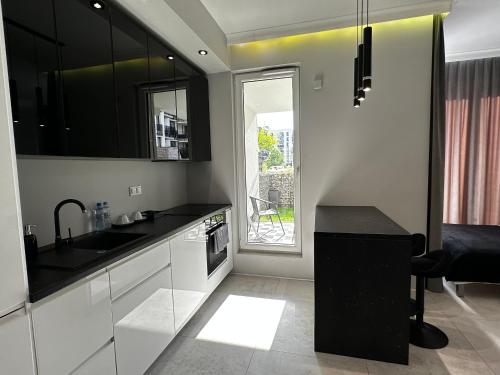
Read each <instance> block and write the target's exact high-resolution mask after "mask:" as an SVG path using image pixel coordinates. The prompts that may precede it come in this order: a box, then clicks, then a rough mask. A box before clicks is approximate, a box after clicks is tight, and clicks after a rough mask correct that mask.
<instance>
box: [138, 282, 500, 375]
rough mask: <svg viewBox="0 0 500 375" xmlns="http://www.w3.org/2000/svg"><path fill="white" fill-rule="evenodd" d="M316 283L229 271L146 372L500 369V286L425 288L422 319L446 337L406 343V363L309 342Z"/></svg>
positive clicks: (477, 372)
mask: <svg viewBox="0 0 500 375" xmlns="http://www.w3.org/2000/svg"><path fill="white" fill-rule="evenodd" d="M313 300H314V296H313V284H312V282H307V281H297V280H285V279H275V278H263V277H251V276H240V275H231V276H229V277H228V278H227V279H226V280H225V281H224V282H223V283H222V284H221V285H220V287H219V288H218V289H217V290H216V291H215V292H214V294H213V295H212V296H211V297H210V298H209V299H208V300H207V302H206V303H205V304H204V305H203V306H202V307H201V309H200V311H199V312H198V313H197V314H196V315H195V316H194V317H193V319H192V320H191V322H190V323H189V324H188V325H187V326H186V327H185V329H184V330H183V331H182V332H181V333H180V335H179V336H178V337H177V338H176V339H175V340H174V342H172V344H171V345H170V346H169V347H168V348H167V349H166V350H165V352H164V353H163V354H162V355H161V356H160V358H159V359H158V360H157V361H156V363H155V364H153V366H152V367H151V369H150V370H149V372H148V374H150V375H153V374H155V375H158V374H162V375H205V374H206V375H209V374H210V375H226V374H227V375H245V374H247V375H306V374H307V375H336V374H349V375H354V374H381V375H392V374H398V375H399V374H439V375H447V374H457V375H458V374H460V375H464V374H471V375H472V374H474V375H482V374H487V375H492V374H499V375H500V286H493V285H477V286H476V285H469V286H467V288H466V297H465V298H464V299H458V298H457V297H455V296H454V295H453V294H449V293H444V294H434V293H427V295H426V301H427V312H426V319H427V320H429V321H430V322H432V323H433V324H436V325H438V326H439V327H441V328H442V329H443V330H444V331H445V332H446V333H447V335H448V337H449V339H450V344H449V345H448V347H446V348H444V349H441V350H426V349H421V348H417V347H414V346H410V365H409V366H400V365H393V364H387V363H382V362H375V361H367V360H362V359H354V358H348V357H341V356H336V355H329V354H319V353H315V352H314V350H313V327H314V304H313Z"/></svg>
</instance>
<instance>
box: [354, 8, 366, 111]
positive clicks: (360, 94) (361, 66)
mask: <svg viewBox="0 0 500 375" xmlns="http://www.w3.org/2000/svg"><path fill="white" fill-rule="evenodd" d="M363 1H364V0H361V25H360V26H361V29H360V39H361V43H360V44H359V45H358V99H359V101H361V102H362V101H364V100H365V91H364V90H363V72H364V66H365V61H364V44H363V34H362V33H361V30H362V29H363ZM356 24H357V22H356ZM356 32H357V31H356Z"/></svg>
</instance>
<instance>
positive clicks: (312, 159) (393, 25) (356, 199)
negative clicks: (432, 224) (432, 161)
mask: <svg viewBox="0 0 500 375" xmlns="http://www.w3.org/2000/svg"><path fill="white" fill-rule="evenodd" d="M373 35H374V36H373V38H374V47H373V55H374V56H373V73H374V82H373V87H374V90H373V92H371V93H369V94H368V100H367V101H366V102H365V103H364V104H363V105H362V107H361V108H360V109H358V110H356V109H354V108H353V107H352V92H353V88H352V86H353V71H352V69H353V68H352V66H353V58H354V53H355V32H354V29H353V28H350V29H342V30H336V31H328V32H321V33H316V34H309V35H302V36H295V37H286V38H279V39H274V40H268V41H263V42H257V43H248V44H244V45H234V46H232V48H231V61H232V67H233V70H235V71H237V70H247V69H254V68H261V67H267V66H275V65H281V64H300V119H301V121H300V129H301V156H302V160H301V163H302V181H301V182H302V197H301V208H302V215H303V216H302V223H303V224H302V238H303V240H302V252H303V254H302V256H280V255H260V254H249V253H237V254H235V271H236V272H243V273H255V274H265V275H278V276H285V277H298V278H312V277H313V232H314V214H315V207H316V205H318V204H330V205H334V204H338V205H374V206H377V207H378V208H380V209H381V210H382V211H383V212H385V213H386V214H387V215H389V216H390V217H391V218H393V219H394V220H395V221H397V222H398V223H399V224H400V225H402V226H403V227H404V228H406V229H407V230H409V231H410V232H425V227H426V204H427V162H428V160H427V159H428V133H429V112H430V80H431V57H432V50H431V49H432V38H431V37H432V17H431V16H428V17H421V18H416V19H410V20H401V21H391V22H387V23H383V24H377V25H374V32H373ZM317 74H322V75H323V77H324V88H323V90H320V91H314V90H313V89H312V82H313V80H314V78H315V76H316V75H317ZM223 77H224V78H221V76H220V75H217V76H216V77H212V79H211V81H210V82H211V83H213V82H214V81H215V82H216V84H215V85H213V87H211V93H210V94H211V100H212V103H211V108H210V109H211V122H212V139H213V140H218V139H219V137H220V138H221V139H222V140H224V141H223V142H221V141H216V142H215V143H216V144H214V143H212V150H214V152H213V162H212V165H211V166H210V165H205V166H197V167H196V168H195V169H193V168H191V167H190V170H189V172H188V176H189V179H190V180H191V181H194V179H195V178H196V177H195V176H196V175H197V174H198V173H199V172H200V170H204V171H205V172H204V173H207V174H208V175H210V176H211V178H210V179H208V180H206V181H203V180H200V184H201V183H205V184H204V185H203V186H200V185H197V186H196V188H194V189H193V187H194V184H193V183H191V184H189V187H190V191H189V193H190V194H189V197H190V199H192V198H193V197H196V196H198V194H199V191H203V190H207V191H210V192H213V191H217V194H212V195H210V194H209V195H208V196H207V195H205V196H206V197H207V198H208V199H209V200H210V199H212V198H213V197H215V196H217V198H218V197H220V196H223V195H225V196H227V197H229V198H230V199H231V201H232V202H233V204H235V202H236V200H235V199H234V197H235V194H234V180H233V181H229V179H228V177H227V176H225V177H224V178H223V179H222V178H218V176H219V175H220V174H221V173H223V168H226V167H228V166H229V165H232V164H233V163H234V159H235V157H234V147H233V145H232V143H230V142H231V141H232V140H231V138H230V137H231V136H233V134H234V133H233V132H234V129H232V126H231V125H230V123H229V122H232V121H233V120H232V117H231V116H230V115H229V114H230V113H231V111H230V109H231V104H230V100H229V98H228V93H230V92H231V89H232V81H231V80H230V79H228V78H227V77H226V76H225V75H224V76H223ZM221 113H224V114H221ZM217 146H218V148H217ZM223 160H225V162H223ZM229 160H230V161H231V163H230V162H229ZM233 176H234V175H233ZM233 178H234V177H233ZM234 216H235V217H237V215H234ZM235 243H238V242H237V241H235Z"/></svg>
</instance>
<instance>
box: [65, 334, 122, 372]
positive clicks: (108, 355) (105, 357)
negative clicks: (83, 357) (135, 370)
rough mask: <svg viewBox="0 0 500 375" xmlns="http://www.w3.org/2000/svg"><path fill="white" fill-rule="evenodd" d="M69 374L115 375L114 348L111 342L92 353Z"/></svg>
mask: <svg viewBox="0 0 500 375" xmlns="http://www.w3.org/2000/svg"><path fill="white" fill-rule="evenodd" d="M71 375H116V363H115V348H114V345H113V343H112V342H110V343H109V344H108V345H106V346H105V347H104V348H102V349H101V350H99V351H98V352H97V353H96V354H94V355H93V356H92V357H91V358H90V359H89V360H88V361H87V362H85V363H84V364H83V365H81V366H80V367H78V368H77V369H76V370H75V371H74V372H72V373H71Z"/></svg>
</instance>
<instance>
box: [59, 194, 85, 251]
mask: <svg viewBox="0 0 500 375" xmlns="http://www.w3.org/2000/svg"><path fill="white" fill-rule="evenodd" d="M67 203H74V204H76V205H78V206H80V208H81V209H82V213H85V212H87V210H86V209H85V206H84V205H83V203H82V202H80V201H79V200H76V199H65V200H63V201H61V202H59V203H58V204H57V206H56V208H54V226H55V228H56V240H55V247H56V249H58V248H60V247H62V245H63V240H62V238H61V226H60V224H59V211H60V210H61V207H62V206H64V205H65V204H67Z"/></svg>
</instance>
